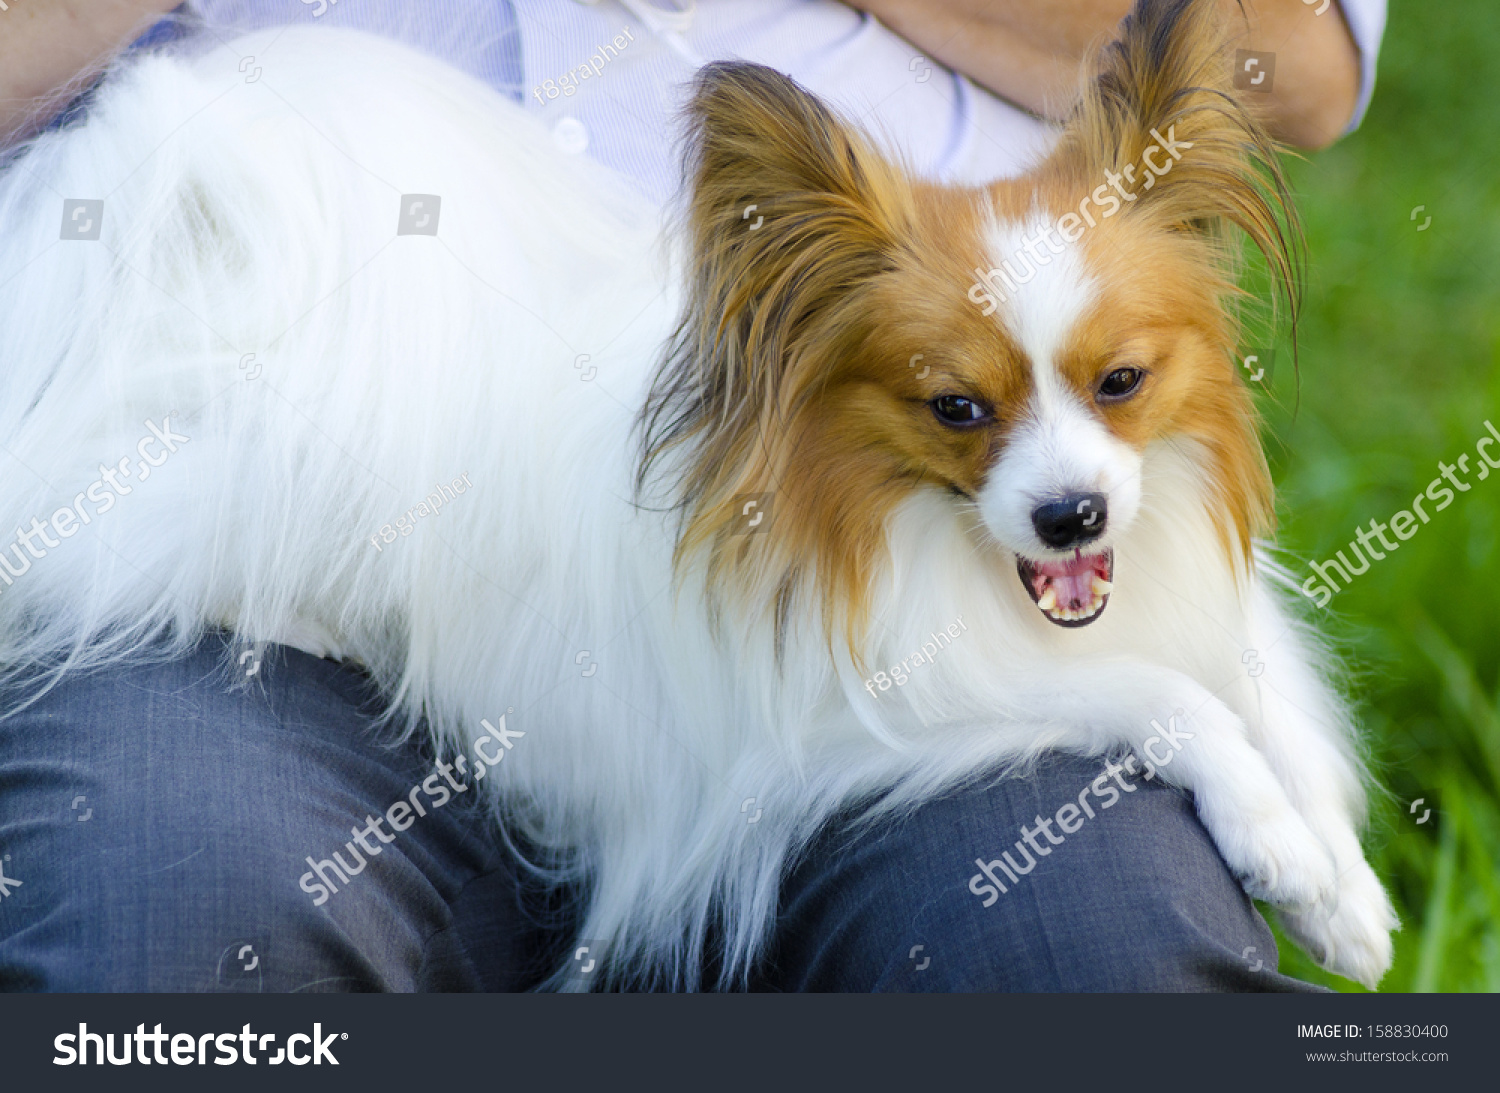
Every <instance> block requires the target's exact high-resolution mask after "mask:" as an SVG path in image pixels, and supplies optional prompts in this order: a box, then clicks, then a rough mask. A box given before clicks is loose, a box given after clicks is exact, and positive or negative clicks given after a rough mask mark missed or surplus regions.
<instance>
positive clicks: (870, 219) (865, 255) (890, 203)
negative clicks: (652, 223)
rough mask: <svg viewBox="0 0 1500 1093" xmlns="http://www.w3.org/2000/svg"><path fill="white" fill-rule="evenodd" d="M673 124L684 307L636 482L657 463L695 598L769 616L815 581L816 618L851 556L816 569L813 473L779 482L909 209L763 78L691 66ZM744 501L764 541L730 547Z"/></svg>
mask: <svg viewBox="0 0 1500 1093" xmlns="http://www.w3.org/2000/svg"><path fill="white" fill-rule="evenodd" d="M687 121H688V156H687V164H686V174H687V184H688V186H689V188H690V190H689V192H690V197H689V203H688V207H687V209H686V227H687V242H688V245H689V247H690V253H689V260H688V264H687V269H686V292H687V306H686V309H685V312H684V315H683V317H682V320H681V322H680V324H679V326H678V328H677V330H676V332H675V335H674V337H673V339H672V341H671V342H670V345H669V348H668V352H667V357H666V359H665V361H664V362H663V364H662V366H661V369H660V371H659V372H658V374H657V377H656V379H655V382H654V384H653V386H652V388H651V391H650V393H649V395H648V398H647V400H646V403H645V406H644V408H643V410H642V413H641V418H640V422H639V425H640V427H641V431H642V434H643V449H644V450H643V455H642V459H641V463H640V467H639V472H638V477H637V486H638V489H639V490H641V491H643V492H644V491H645V490H646V489H647V487H648V486H650V485H652V483H653V469H654V468H658V467H664V466H665V465H667V464H668V463H670V467H671V470H670V474H669V475H666V476H662V478H660V479H656V481H658V482H659V483H664V484H665V485H666V486H667V487H668V488H669V490H670V501H671V503H672V504H674V505H677V506H680V507H681V509H682V510H683V519H684V523H683V529H682V533H681V536H680V538H679V542H678V545H677V553H676V561H677V563H678V564H679V565H681V563H682V562H683V561H684V559H685V558H686V557H688V556H689V555H690V554H693V553H695V552H696V551H697V550H699V549H700V548H706V550H707V553H708V576H709V581H710V586H711V587H712V586H713V585H714V584H715V583H717V582H719V581H721V580H722V579H723V578H726V577H729V576H731V575H732V576H733V577H734V578H735V583H736V584H737V585H738V586H739V589H740V591H741V592H743V593H745V594H747V595H751V596H756V597H759V596H768V597H769V599H768V600H767V601H766V602H771V601H774V603H775V610H776V612H777V614H778V616H779V617H785V615H786V613H787V610H788V607H789V603H790V597H791V596H793V595H794V594H795V592H796V585H797V584H799V583H800V581H801V579H802V578H803V577H807V576H810V575H812V574H814V573H816V574H817V575H818V578H819V580H820V582H822V583H823V584H824V588H823V592H824V599H825V606H826V605H827V603H828V602H830V601H832V600H834V599H836V598H837V597H838V596H839V595H842V594H847V593H849V592H850V591H851V590H848V589H843V590H841V592H839V593H836V592H835V591H834V589H833V586H832V584H831V583H829V582H834V581H835V580H836V579H837V578H836V573H837V572H838V571H840V570H844V569H847V568H848V567H849V566H850V565H855V564H857V563H855V562H851V561H850V560H849V559H850V556H851V555H853V556H857V555H859V554H860V553H861V551H860V550H859V549H858V548H856V547H854V546H852V545H851V544H850V543H849V542H847V541H846V542H844V543H842V544H840V548H839V550H837V551H833V552H832V553H834V554H839V555H841V557H827V556H824V557H817V555H818V554H819V545H818V540H819V532H818V530H817V525H818V523H819V518H820V516H822V515H823V514H825V513H826V511H827V507H828V506H827V501H828V499H827V498H825V497H823V496H821V495H818V496H814V493H815V492H816V491H817V490H818V489H819V486H818V475H817V474H814V473H804V474H791V473H789V471H790V470H791V468H792V467H793V466H794V464H795V461H796V460H797V459H799V458H804V459H810V458H811V456H810V454H809V453H811V452H814V451H817V450H820V449H821V450H825V451H826V443H824V442H823V440H822V438H820V437H818V436H817V429H818V424H817V422H816V421H815V420H813V419H814V418H815V415H813V414H811V413H804V411H806V410H807V408H808V404H809V402H810V400H811V399H812V398H813V397H814V396H815V393H816V392H817V391H818V389H819V388H820V386H821V385H823V384H824V383H826V381H827V379H828V377H829V372H830V369H832V368H834V367H836V364H837V362H838V361H839V360H840V359H841V358H844V357H846V356H847V355H849V354H850V353H852V352H853V351H854V350H855V349H856V348H857V344H856V343H857V341H858V339H859V338H860V337H861V336H862V332H863V331H864V330H865V329H867V327H868V324H867V323H866V322H865V321H864V319H865V317H866V316H867V315H868V312H869V311H870V309H871V306H872V305H871V303H870V301H869V299H868V294H867V293H866V292H864V291H863V290H864V289H865V288H867V287H868V286H869V285H871V284H872V283H873V281H874V279H875V278H876V277H877V276H878V275H879V274H881V273H882V272H884V271H885V270H887V269H889V268H890V258H889V256H890V254H891V251H892V248H893V247H894V246H895V240H896V238H897V236H898V234H899V231H900V227H901V225H902V224H904V223H906V222H908V221H909V219H910V201H911V197H910V192H909V189H908V187H907V185H906V184H905V181H904V178H903V176H902V175H901V174H900V172H899V171H898V170H897V169H896V168H895V167H893V166H891V165H890V164H888V163H887V162H886V161H885V159H884V158H883V157H882V156H880V155H879V154H878V153H877V152H876V151H875V150H874V149H872V148H871V147H870V146H869V144H868V143H867V142H866V141H865V140H864V139H863V138H862V137H861V136H860V135H859V134H858V133H857V132H855V131H854V130H852V129H851V128H849V127H847V126H846V125H845V124H844V123H843V122H841V121H840V120H839V119H837V118H836V117H835V116H834V115H833V114H832V113H831V112H830V111H829V110H827V109H826V108H825V107H824V106H823V105H822V104H821V103H820V102H818V100H817V99H816V98H814V97H813V96H812V95H810V94H809V93H807V92H806V91H804V90H803V89H802V88H800V87H799V86H798V85H797V84H795V83H794V82H793V81H791V80H790V79H788V78H787V77H785V76H783V75H781V74H780V73H777V72H775V71H774V70H772V69H769V68H765V67H762V66H759V65H752V64H742V63H719V64H711V65H708V66H706V67H705V68H704V69H703V70H702V71H701V72H700V73H699V76H698V79H697V85H696V88H695V91H694V94H693V96H692V100H691V104H690V106H689V107H688V110H687ZM799 453H800V455H799ZM669 456H670V459H668V457H669ZM761 495H774V496H775V500H774V502H773V503H774V505H775V506H776V507H777V510H778V511H777V514H776V516H775V517H774V519H775V521H776V530H775V532H774V533H773V534H755V535H750V534H742V533H741V531H742V529H741V527H740V524H741V522H742V521H744V520H745V519H746V518H747V517H746V514H744V513H742V512H741V511H740V508H741V507H742V506H740V505H738V504H737V503H736V499H737V498H743V497H746V496H761ZM824 538H826V536H824ZM825 545H826V544H825ZM824 553H825V554H826V553H828V552H827V551H825V552H824ZM846 575H847V574H846ZM849 579H850V580H854V579H855V578H853V577H852V576H849ZM845 602H847V600H846V601H845Z"/></svg>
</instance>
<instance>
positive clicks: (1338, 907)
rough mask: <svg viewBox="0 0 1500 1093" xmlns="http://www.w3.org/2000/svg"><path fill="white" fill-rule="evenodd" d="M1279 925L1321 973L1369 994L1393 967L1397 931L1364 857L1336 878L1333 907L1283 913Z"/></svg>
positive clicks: (1391, 910) (1387, 902) (1386, 900)
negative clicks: (1393, 941) (1393, 939)
mask: <svg viewBox="0 0 1500 1093" xmlns="http://www.w3.org/2000/svg"><path fill="white" fill-rule="evenodd" d="M1281 921H1282V925H1283V926H1284V927H1285V928H1286V931H1287V933H1289V934H1290V935H1291V936H1292V938H1293V939H1294V940H1295V941H1296V942H1297V943H1298V944H1299V945H1301V946H1302V947H1303V948H1304V949H1306V950H1307V952H1308V954H1309V955H1310V956H1312V958H1313V959H1314V960H1316V961H1317V962H1318V963H1319V964H1321V965H1322V966H1323V967H1324V968H1327V969H1328V970H1329V971H1331V972H1333V973H1334V974H1335V975H1342V976H1344V977H1345V978H1346V979H1353V980H1355V981H1356V982H1359V983H1363V984H1364V985H1365V986H1367V987H1369V988H1370V989H1371V990H1374V989H1375V986H1376V984H1377V983H1379V982H1380V977H1381V976H1383V975H1384V974H1385V973H1386V971H1387V970H1388V969H1389V968H1390V966H1391V931H1393V930H1398V929H1400V928H1401V923H1400V921H1399V920H1398V919H1397V918H1396V911H1395V908H1393V907H1392V906H1391V901H1390V899H1389V898H1388V897H1387V896H1386V894H1385V889H1384V888H1382V887H1381V886H1380V881H1379V880H1378V879H1376V876H1375V873H1374V871H1373V870H1372V869H1371V868H1370V867H1369V865H1367V864H1366V863H1365V861H1364V859H1363V858H1361V859H1359V860H1358V861H1357V862H1356V863H1355V864H1354V865H1352V866H1350V867H1349V868H1348V869H1347V870H1345V872H1344V874H1343V875H1342V876H1341V877H1339V885H1338V900H1337V903H1336V904H1330V905H1328V907H1307V908H1301V909H1297V910H1287V911H1283V912H1282V914H1281Z"/></svg>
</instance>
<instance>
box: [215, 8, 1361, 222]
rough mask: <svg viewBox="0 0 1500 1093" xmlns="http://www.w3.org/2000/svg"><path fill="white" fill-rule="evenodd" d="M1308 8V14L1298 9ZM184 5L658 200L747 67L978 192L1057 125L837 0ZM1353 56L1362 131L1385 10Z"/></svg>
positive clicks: (930, 172)
mask: <svg viewBox="0 0 1500 1093" xmlns="http://www.w3.org/2000/svg"><path fill="white" fill-rule="evenodd" d="M1305 2H1310V0H1305ZM667 4H668V0H656V2H655V3H654V4H653V2H652V0H594V2H581V0H510V2H507V0H300V2H299V0H191V2H190V3H189V5H188V6H189V7H190V8H192V9H193V10H194V11H195V13H196V14H197V15H199V16H200V17H201V18H202V19H203V20H204V21H205V22H206V23H207V24H208V25H209V27H210V29H211V30H212V31H213V32H214V33H217V34H220V35H227V34H228V33H230V32H233V31H240V30H249V29H256V28H262V27H266V26H273V25H278V24H286V23H313V22H317V23H322V24H329V25H337V26H346V27H355V28H359V29H364V30H370V31H374V32H376V33H380V34H385V35H389V36H392V37H396V38H399V39H401V40H403V41H405V42H407V43H408V44H410V45H412V46H414V47H416V48H418V49H422V50H425V51H427V52H429V53H431V54H433V55H435V56H438V57H441V58H443V59H445V60H447V61H448V62H449V63H451V64H453V65H455V66H457V67H459V68H462V69H464V70H465V71H467V72H469V73H471V74H472V75H474V76H477V77H478V78H480V79H481V80H483V81H485V82H486V83H488V84H489V85H491V86H492V87H495V88H498V89H500V90H502V91H505V92H506V93H508V94H510V95H511V96H512V97H513V98H514V99H516V100H517V101H518V102H520V103H522V104H523V105H524V106H525V108H526V109H527V110H528V111H529V112H531V113H532V114H534V115H536V116H537V117H538V118H540V119H541V120H542V121H543V123H544V124H546V125H547V126H548V127H549V128H550V129H551V130H552V133H553V136H554V139H555V140H556V142H557V144H558V145H559V147H561V148H563V149H565V150H567V151H569V152H573V153H577V154H581V155H589V156H592V157H594V158H595V159H597V160H599V161H601V162H603V163H605V164H607V165H609V166H610V167H612V168H614V169H615V170H617V171H619V172H620V173H622V174H623V175H625V176H626V177H627V178H628V179H630V180H632V181H633V182H634V184H635V185H636V186H637V187H638V188H639V189H640V190H641V191H642V192H643V193H644V194H646V195H647V196H648V197H650V198H652V199H654V200H657V201H662V200H665V199H666V198H668V197H670V196H671V195H672V194H673V193H674V192H675V191H676V189H677V185H678V177H679V175H678V149H677V144H676V138H677V134H678V132H679V126H678V123H677V115H678V112H679V111H680V109H681V107H682V105H683V101H684V97H685V94H686V90H687V84H688V82H689V81H690V80H691V77H692V75H693V72H694V70H695V68H696V67H697V66H698V65H699V64H702V63H704V62H705V61H709V60H720V59H731V58H735V59H742V60H749V61H756V62H759V63H761V64H766V65H770V66H772V67H774V68H776V69H778V70H780V71H783V72H786V73H788V74H789V75H791V76H792V77H794V78H795V79H796V80H798V81H799V82H800V83H801V84H803V86H805V87H807V88H808V89H809V90H810V91H812V92H813V93H815V94H817V95H818V96H820V97H821V98H823V99H824V100H825V101H827V102H829V103H830V104H831V105H833V106H834V107H835V108H836V109H837V110H839V112H840V113H842V114H843V115H844V116H845V117H847V118H849V119H851V120H853V121H855V122H857V123H859V124H860V125H861V126H862V127H863V128H865V129H866V130H867V131H869V132H871V133H872V135H873V136H874V137H875V139H876V140H877V141H879V142H881V143H882V144H883V145H884V146H885V147H886V148H887V149H888V150H890V151H892V152H895V153H898V154H899V155H900V157H901V159H902V160H903V161H904V162H905V163H906V164H907V165H908V166H909V167H910V168H911V169H912V170H913V171H915V172H916V173H917V174H920V175H922V176H924V177H927V178H932V179H937V180H941V181H947V182H959V183H976V182H986V181H990V180H992V179H995V178H1001V177H1006V176H1010V175H1014V174H1017V173H1019V172H1021V171H1022V170H1024V169H1025V168H1026V167H1028V166H1029V165H1031V164H1032V163H1034V162H1035V161H1036V160H1037V159H1038V158H1040V157H1041V156H1043V155H1045V154H1046V152H1047V151H1048V150H1049V149H1050V148H1051V146H1052V144H1053V142H1054V140H1055V139H1056V133H1057V130H1056V127H1055V126H1053V125H1051V124H1049V123H1047V122H1045V121H1042V120H1040V119H1038V118H1036V117H1034V116H1033V115H1031V114H1028V113H1027V112H1025V111H1024V110H1021V109H1020V108H1018V107H1016V106H1013V105H1012V104H1010V103H1008V102H1006V101H1005V100H1004V99H1001V98H1000V97H998V96H996V95H994V94H992V93H991V92H989V91H987V90H985V89H984V88H981V87H979V86H977V85H976V84H974V83H973V82H972V81H970V80H969V79H967V78H966V77H964V76H961V75H959V74H958V73H956V72H954V71H952V70H951V69H948V68H945V67H944V66H942V65H941V64H938V63H936V62H934V61H931V60H929V59H927V58H926V57H924V56H922V54H921V53H920V52H919V51H918V50H917V49H916V47H914V46H912V45H910V44H909V43H907V42H906V41H905V40H904V39H902V38H900V37H898V36H897V35H896V34H895V33H894V32H893V31H891V30H890V29H889V28H887V27H885V26H884V25H883V24H881V23H880V22H879V20H877V19H875V18H874V17H873V16H870V15H867V14H865V13H862V12H859V11H856V10H854V9H853V8H850V7H846V6H845V5H843V4H841V3H837V2H836V0H701V2H698V3H696V4H695V3H692V2H690V0H689V2H684V3H683V4H682V5H681V7H682V8H683V9H686V10H680V9H679V8H674V7H670V6H666V5H667ZM1340 6H1341V7H1342V10H1343V13H1344V17H1345V20H1346V21H1347V23H1348V25H1349V28H1350V31H1351V32H1352V34H1353V36H1354V39H1355V42H1356V44H1357V45H1358V46H1359V50H1360V54H1361V57H1362V58H1363V81H1362V89H1361V95H1360V100H1359V108H1358V111H1357V113H1356V117H1355V119H1354V123H1353V124H1351V126H1350V128H1351V129H1352V128H1353V126H1354V124H1358V121H1359V120H1360V118H1361V117H1363V115H1364V112H1365V110H1366V108H1367V106H1368V104H1369V101H1370V95H1371V93H1372V92H1373V90H1374V83H1375V59H1376V53H1377V50H1378V47H1379V43H1380V38H1381V35H1382V33H1383V32H1384V27H1385V15H1386V5H1385V0H1342V3H1341V5H1340Z"/></svg>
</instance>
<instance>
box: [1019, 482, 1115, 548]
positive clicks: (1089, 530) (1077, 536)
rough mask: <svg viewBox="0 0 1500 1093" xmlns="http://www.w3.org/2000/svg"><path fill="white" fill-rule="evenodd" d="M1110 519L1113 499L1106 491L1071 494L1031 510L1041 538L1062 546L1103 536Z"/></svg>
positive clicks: (1033, 521) (1051, 543)
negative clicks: (1111, 500) (1107, 497)
mask: <svg viewBox="0 0 1500 1093" xmlns="http://www.w3.org/2000/svg"><path fill="white" fill-rule="evenodd" d="M1108 518H1109V501H1108V500H1107V499H1106V498H1105V496H1104V494H1102V493H1070V494H1068V495H1067V496H1065V497H1059V498H1058V499H1057V500H1056V501H1048V502H1047V503H1046V504H1045V505H1038V506H1037V507H1036V508H1035V509H1033V510H1032V513H1031V523H1032V526H1033V527H1035V528H1036V533H1037V537H1038V538H1040V539H1041V540H1042V542H1044V543H1046V544H1047V545H1048V546H1049V547H1056V548H1058V549H1062V548H1063V547H1076V546H1080V545H1082V544H1083V543H1087V542H1091V541H1092V540H1094V539H1097V538H1099V536H1101V535H1103V534H1104V525H1105V523H1106V522H1107V521H1108Z"/></svg>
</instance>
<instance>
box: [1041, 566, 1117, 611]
mask: <svg viewBox="0 0 1500 1093" xmlns="http://www.w3.org/2000/svg"><path fill="white" fill-rule="evenodd" d="M1099 563H1100V556H1099V555H1097V554H1091V555H1089V556H1087V557H1085V556H1084V555H1082V554H1074V555H1073V557H1071V558H1069V559H1067V560H1066V561H1062V562H1038V563H1036V568H1035V573H1036V576H1037V578H1038V579H1040V578H1042V577H1047V578H1050V579H1051V584H1052V588H1053V590H1054V591H1055V592H1056V593H1057V604H1058V606H1059V607H1068V608H1073V609H1075V610H1076V609H1077V608H1080V607H1084V606H1087V605H1088V604H1090V603H1092V602H1093V601H1094V575H1095V574H1096V573H1098V572H1099ZM1106 579H1107V578H1106ZM1038 583H1039V585H1041V587H1045V584H1046V582H1042V581H1040V580H1039V581H1038ZM1040 590H1041V589H1040V588H1039V589H1038V591H1040Z"/></svg>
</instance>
